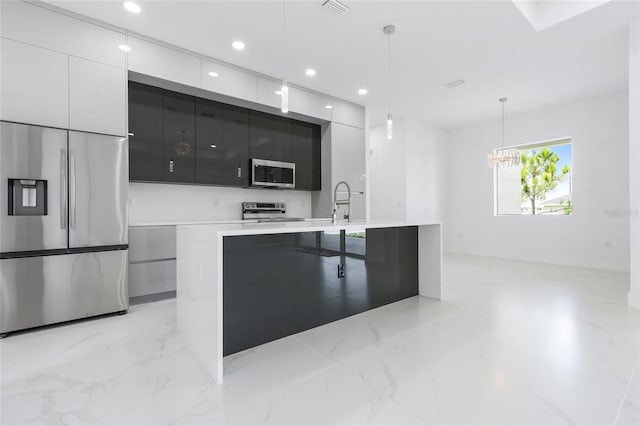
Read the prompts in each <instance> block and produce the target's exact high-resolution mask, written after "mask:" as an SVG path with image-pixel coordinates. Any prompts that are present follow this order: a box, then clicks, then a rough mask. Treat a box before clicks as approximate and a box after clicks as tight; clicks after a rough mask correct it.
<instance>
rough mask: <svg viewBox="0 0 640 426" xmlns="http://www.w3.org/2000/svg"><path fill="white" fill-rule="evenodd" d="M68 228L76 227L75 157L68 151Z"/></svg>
mask: <svg viewBox="0 0 640 426" xmlns="http://www.w3.org/2000/svg"><path fill="white" fill-rule="evenodd" d="M69 162H70V163H71V164H70V166H69V167H70V170H69V228H71V229H73V228H75V227H76V155H75V154H74V153H73V151H71V150H69Z"/></svg>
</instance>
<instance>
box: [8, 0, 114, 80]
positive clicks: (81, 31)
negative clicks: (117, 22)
mask: <svg viewBox="0 0 640 426" xmlns="http://www.w3.org/2000/svg"><path fill="white" fill-rule="evenodd" d="M0 8H1V10H2V13H0V24H1V25H0V29H1V32H2V34H1V35H2V37H6V38H9V39H12V40H18V41H21V42H24V43H28V44H32V45H34V46H39V47H44V48H46V49H51V50H55V51H57V52H60V53H65V54H68V55H73V56H78V57H81V58H87V59H92V60H94V61H97V62H102V63H105V64H109V65H113V66H117V67H121V68H124V67H125V64H126V62H125V60H126V55H125V53H124V52H123V51H122V50H120V49H118V46H119V45H121V44H125V34H124V33H123V32H118V31H113V30H109V29H107V28H104V27H102V26H99V25H94V24H90V23H88V22H85V21H82V20H80V19H76V18H72V17H70V16H67V15H64V14H62V13H58V12H54V11H51V10H49V9H46V8H44V7H41V6H37V5H33V4H29V3H26V2H23V1H2V2H0Z"/></svg>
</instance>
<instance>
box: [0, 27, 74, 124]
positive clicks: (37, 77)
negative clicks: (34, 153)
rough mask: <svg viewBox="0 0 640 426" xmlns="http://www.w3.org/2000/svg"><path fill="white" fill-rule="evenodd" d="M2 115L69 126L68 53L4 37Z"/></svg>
mask: <svg viewBox="0 0 640 426" xmlns="http://www.w3.org/2000/svg"><path fill="white" fill-rule="evenodd" d="M0 50H1V53H2V57H1V59H2V60H1V61H0V62H1V63H2V67H1V71H0V72H1V74H2V77H1V80H0V104H1V106H2V108H1V111H0V118H1V119H2V120H8V121H17V122H20V123H28V124H39V125H42V126H51V127H62V128H67V127H68V126H69V84H68V76H69V62H68V57H67V55H63V54H61V53H56V52H52V51H50V50H47V49H41V48H39V47H34V46H30V45H28V44H24V43H18V42H15V41H12V40H7V39H4V38H3V39H2V45H1V47H0Z"/></svg>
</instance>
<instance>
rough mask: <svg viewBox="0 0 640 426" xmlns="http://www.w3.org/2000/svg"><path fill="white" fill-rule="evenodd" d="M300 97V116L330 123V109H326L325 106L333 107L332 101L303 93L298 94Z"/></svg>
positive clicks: (313, 94)
mask: <svg viewBox="0 0 640 426" xmlns="http://www.w3.org/2000/svg"><path fill="white" fill-rule="evenodd" d="M300 97H301V103H302V111H300V113H301V114H304V115H308V116H309V117H316V118H321V119H323V120H328V121H331V111H332V109H330V108H327V106H331V107H333V104H332V102H333V100H332V99H329V98H325V97H323V96H320V95H317V94H315V93H310V92H304V91H301V92H300Z"/></svg>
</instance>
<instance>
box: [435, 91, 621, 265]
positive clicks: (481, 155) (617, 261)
mask: <svg viewBox="0 0 640 426" xmlns="http://www.w3.org/2000/svg"><path fill="white" fill-rule="evenodd" d="M628 111H629V110H628V99H627V93H626V92H624V93H616V94H610V95H603V96H598V97H593V98H589V99H584V100H580V101H575V102H571V103H567V104H563V105H554V106H549V107H545V108H542V109H538V110H535V111H531V112H528V113H523V114H519V115H517V116H508V117H507V129H506V131H507V134H506V141H507V144H508V145H519V144H524V143H532V142H537V141H544V140H550V139H556V138H560V137H567V136H570V137H572V139H573V206H574V211H573V215H571V216H497V217H496V216H494V204H493V203H494V197H493V170H492V169H490V168H489V167H487V164H486V157H487V154H488V153H489V152H491V150H492V149H493V148H495V147H496V146H499V145H500V136H499V135H500V133H499V117H498V116H496V118H495V120H491V121H488V122H484V123H479V124H476V125H471V126H467V127H464V128H461V129H455V130H453V131H451V132H450V133H449V137H448V144H447V155H448V158H449V159H450V160H448V161H447V163H446V164H447V168H448V171H447V176H446V177H447V187H446V190H447V193H446V200H447V202H446V206H447V210H446V213H447V214H446V221H445V224H444V244H445V247H444V248H445V251H447V252H454V253H465V254H476V255H482V256H494V257H502V258H512V259H524V260H530V261H534V262H545V263H556V264H566V265H576V266H583V267H589V268H598V269H611V270H620V271H628V270H629V220H628V211H629V178H628V176H629V163H628V161H627V158H628V157H627V156H628V143H627V141H628V129H629V128H628V119H629V113H628Z"/></svg>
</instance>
